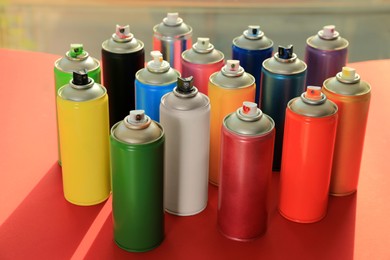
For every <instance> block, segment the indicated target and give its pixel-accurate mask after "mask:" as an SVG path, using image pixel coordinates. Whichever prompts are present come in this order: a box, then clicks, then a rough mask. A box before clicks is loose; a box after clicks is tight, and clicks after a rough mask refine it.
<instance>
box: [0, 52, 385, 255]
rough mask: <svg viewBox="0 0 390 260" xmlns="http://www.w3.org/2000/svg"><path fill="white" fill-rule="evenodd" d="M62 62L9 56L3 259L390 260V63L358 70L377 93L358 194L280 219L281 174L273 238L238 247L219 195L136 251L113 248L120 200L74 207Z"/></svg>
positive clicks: (361, 65) (2, 99)
mask: <svg viewBox="0 0 390 260" xmlns="http://www.w3.org/2000/svg"><path fill="white" fill-rule="evenodd" d="M57 58H59V57H58V56H56V55H51V54H44V53H34V52H25V51H14V50H6V49H0V91H1V92H0V93H1V94H0V119H1V123H2V124H1V127H0V147H1V150H0V156H1V157H0V259H70V258H72V257H73V259H347V260H348V259H390V247H389V243H390V203H389V202H388V200H389V198H390V156H389V153H390V150H387V149H389V147H390V117H389V114H390V105H389V104H390V86H389V85H390V73H389V71H390V60H378V61H366V62H358V63H352V64H350V66H351V67H353V68H355V69H356V70H357V73H359V74H360V76H361V78H362V79H363V80H365V81H368V82H369V83H370V84H371V87H372V99H371V107H370V113H369V119H368V126H367V133H366V140H365V147H364V153H363V161H362V165H361V173H360V183H359V187H358V192H357V193H356V194H353V195H350V196H347V197H330V200H329V205H328V213H327V216H326V217H325V218H324V219H323V220H322V221H320V222H318V223H314V224H298V223H294V222H291V221H289V220H286V219H285V218H283V217H282V216H281V215H280V214H279V213H278V211H277V199H278V198H277V196H278V185H279V174H278V173H274V174H273V182H272V187H271V188H272V192H271V193H272V197H271V199H270V208H271V212H270V218H269V226H268V231H267V233H266V234H265V235H264V236H263V237H261V238H259V239H257V240H255V241H253V242H245V243H244V242H235V241H231V240H229V239H227V238H225V237H224V236H222V235H221V234H220V233H219V232H218V230H217V227H216V216H217V196H218V189H217V188H216V187H214V186H211V185H210V186H209V202H208V206H207V208H206V209H205V210H204V211H203V212H202V213H200V214H198V215H196V216H191V217H177V216H173V215H170V214H166V215H165V220H166V223H165V232H166V237H165V240H164V242H163V243H162V244H161V246H159V247H158V248H156V249H154V250H152V251H150V252H147V253H129V252H126V251H124V250H122V249H120V248H119V247H117V246H116V245H115V243H114V241H113V232H112V218H111V201H110V200H108V201H107V202H106V203H102V204H100V205H96V206H90V207H80V206H75V205H72V204H70V203H68V202H67V201H65V199H64V198H63V194H62V181H61V168H60V167H59V166H58V165H57V139H56V138H57V137H56V123H55V102H54V80H53V64H54V61H55V60H56V59H57Z"/></svg>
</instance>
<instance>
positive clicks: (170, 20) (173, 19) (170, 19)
mask: <svg viewBox="0 0 390 260" xmlns="http://www.w3.org/2000/svg"><path fill="white" fill-rule="evenodd" d="M163 23H164V24H166V25H168V26H176V25H179V24H181V23H183V19H181V18H180V17H179V13H168V14H167V17H165V18H164V19H163Z"/></svg>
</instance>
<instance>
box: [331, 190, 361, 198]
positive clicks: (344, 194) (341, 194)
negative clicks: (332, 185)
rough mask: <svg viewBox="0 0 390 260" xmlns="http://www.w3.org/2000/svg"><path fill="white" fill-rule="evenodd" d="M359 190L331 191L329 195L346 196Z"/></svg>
mask: <svg viewBox="0 0 390 260" xmlns="http://www.w3.org/2000/svg"><path fill="white" fill-rule="evenodd" d="M356 191H357V190H354V191H350V192H346V193H333V192H329V195H331V196H334V197H344V196H349V195H352V194H354V193H355V192H356Z"/></svg>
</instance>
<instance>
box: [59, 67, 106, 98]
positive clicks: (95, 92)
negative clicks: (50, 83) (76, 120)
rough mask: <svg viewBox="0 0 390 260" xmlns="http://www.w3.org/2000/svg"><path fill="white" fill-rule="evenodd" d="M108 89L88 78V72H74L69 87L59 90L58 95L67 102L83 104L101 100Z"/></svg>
mask: <svg viewBox="0 0 390 260" xmlns="http://www.w3.org/2000/svg"><path fill="white" fill-rule="evenodd" d="M105 93H106V89H105V88H104V87H103V86H101V85H100V84H97V83H95V82H94V81H93V79H92V78H89V77H88V74H87V72H86V71H74V72H73V79H72V80H70V82H69V84H68V85H65V86H63V87H61V88H60V89H59V90H58V95H59V96H60V97H61V98H63V99H66V100H71V101H76V102H82V101H89V100H93V99H97V98H100V97H101V96H103V95H104V94H105Z"/></svg>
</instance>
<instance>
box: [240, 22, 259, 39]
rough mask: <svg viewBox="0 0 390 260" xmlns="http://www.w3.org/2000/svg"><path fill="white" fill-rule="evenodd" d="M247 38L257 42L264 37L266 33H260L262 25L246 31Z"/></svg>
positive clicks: (251, 26) (250, 27)
mask: <svg viewBox="0 0 390 260" xmlns="http://www.w3.org/2000/svg"><path fill="white" fill-rule="evenodd" d="M244 36H245V38H248V39H251V40H256V39H260V38H261V37H263V36H264V33H263V32H262V31H260V25H249V26H248V29H247V30H246V31H244Z"/></svg>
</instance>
